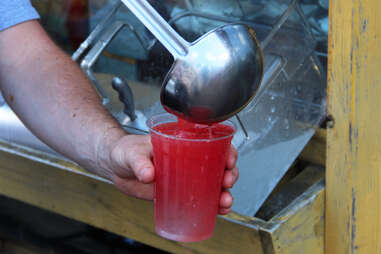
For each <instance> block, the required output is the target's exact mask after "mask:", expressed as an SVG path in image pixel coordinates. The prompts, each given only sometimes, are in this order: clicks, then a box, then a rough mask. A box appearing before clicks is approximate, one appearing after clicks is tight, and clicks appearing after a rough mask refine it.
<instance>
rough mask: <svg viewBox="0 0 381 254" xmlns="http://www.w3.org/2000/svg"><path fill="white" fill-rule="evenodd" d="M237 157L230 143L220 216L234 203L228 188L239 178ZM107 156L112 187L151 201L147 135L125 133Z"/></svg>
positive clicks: (151, 188)
mask: <svg viewBox="0 0 381 254" xmlns="http://www.w3.org/2000/svg"><path fill="white" fill-rule="evenodd" d="M237 156H238V153H237V151H236V150H235V149H234V147H233V146H231V148H230V152H229V155H228V160H227V162H226V170H225V175H224V179H223V184H222V187H223V191H222V193H221V197H220V207H219V214H222V215H224V214H228V213H229V212H230V208H231V206H232V204H233V197H232V195H231V194H230V192H229V190H228V189H229V188H231V187H233V185H234V183H235V182H236V181H237V179H238V169H237V167H236V161H237ZM110 157H111V167H112V172H113V174H112V180H113V182H114V184H115V186H116V187H117V188H118V189H119V190H121V191H122V192H123V193H125V194H127V195H131V196H135V197H137V198H141V199H146V200H153V197H154V186H153V181H154V175H155V173H154V172H155V170H154V166H153V163H152V158H153V154H152V145H151V141H150V137H149V136H148V135H146V136H138V135H126V136H124V137H122V138H121V139H120V140H118V141H117V143H116V144H115V146H114V148H113V149H112V151H111V156H110Z"/></svg>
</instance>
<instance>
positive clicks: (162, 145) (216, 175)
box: [148, 114, 235, 242]
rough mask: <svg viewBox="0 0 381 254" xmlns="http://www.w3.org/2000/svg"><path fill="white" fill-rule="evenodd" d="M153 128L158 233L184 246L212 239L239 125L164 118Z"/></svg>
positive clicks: (155, 119)
mask: <svg viewBox="0 0 381 254" xmlns="http://www.w3.org/2000/svg"><path fill="white" fill-rule="evenodd" d="M148 126H149V127H150V132H151V142H152V145H153V153H154V164H155V200H154V202H155V229H156V232H157V233H158V234H159V235H161V236H163V237H165V238H168V239H171V240H176V241H182V242H195V241H201V240H205V239H207V238H209V237H211V236H212V235H213V232H214V226H215V223H216V215H217V212H218V207H219V199H220V195H221V186H222V180H223V175H224V169H225V166H226V160H227V156H228V152H229V149H230V143H231V140H232V138H233V134H234V131H235V127H234V125H233V124H232V123H231V122H228V121H226V122H224V123H219V124H215V125H212V126H207V125H198V124H196V125H195V124H192V123H187V122H185V121H181V120H180V121H179V122H177V119H176V117H175V116H172V115H170V114H161V115H157V116H154V117H153V118H151V119H150V120H149V121H148Z"/></svg>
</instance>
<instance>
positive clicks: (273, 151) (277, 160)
mask: <svg viewBox="0 0 381 254" xmlns="http://www.w3.org/2000/svg"><path fill="white" fill-rule="evenodd" d="M118 2H119V3H120V1H119V0H109V1H107V6H108V7H110V8H105V9H101V11H99V15H98V14H97V15H96V16H97V20H95V21H96V22H95V23H96V24H98V23H99V21H100V20H102V19H103V18H104V17H106V18H107V17H108V16H107V14H108V13H110V12H112V9H113V8H114V7H115V4H117V3H118ZM186 2H188V4H186ZM239 2H240V4H241V5H242V9H241V8H240V7H239V6H238V3H237V0H224V1H221V0H209V1H204V0H192V1H186V0H178V1H172V0H163V1H153V3H155V4H157V5H158V6H155V8H156V9H157V10H160V11H161V12H160V13H161V14H164V15H163V16H164V17H165V18H166V20H168V22H169V23H170V24H171V25H172V26H173V27H175V28H176V31H178V32H179V33H180V34H181V35H182V36H183V38H187V40H189V41H192V38H193V39H195V38H198V37H200V36H202V35H203V34H204V33H205V32H207V31H210V30H211V29H214V28H215V27H218V26H221V25H223V24H225V23H232V22H240V21H243V22H244V23H245V24H246V25H249V26H252V27H254V29H255V31H256V32H257V38H259V40H260V42H262V43H263V42H264V41H265V40H266V38H267V40H266V41H267V42H266V43H264V44H263V45H264V47H262V50H263V53H264V62H265V66H264V70H265V71H264V75H263V81H262V84H261V86H260V87H259V90H258V91H257V93H256V96H255V97H254V99H253V100H252V101H251V102H250V103H249V105H248V106H247V107H245V108H244V109H243V110H242V111H241V112H240V113H239V116H240V119H241V122H242V124H243V126H244V127H245V129H246V132H247V134H245V131H244V130H243V129H241V128H238V131H237V133H236V135H235V137H234V140H233V144H234V145H235V146H236V148H237V149H238V152H239V160H238V167H239V169H240V178H239V180H238V182H237V184H236V185H235V186H234V188H233V189H232V194H233V196H234V197H235V203H234V206H233V210H234V211H237V212H239V213H241V214H245V215H248V216H252V215H254V214H255V212H256V211H257V210H258V208H259V207H260V206H261V205H262V203H263V201H264V200H265V199H266V198H267V197H268V195H269V194H270V193H271V192H272V190H273V189H274V187H275V186H276V185H277V183H278V182H279V180H280V179H281V178H282V176H283V175H284V173H285V172H286V171H287V170H288V168H289V167H290V165H291V164H292V163H293V162H294V161H295V158H296V157H297V156H298V155H299V153H300V151H301V150H302V149H303V147H304V146H305V144H307V143H308V141H309V139H310V138H311V136H312V135H313V133H314V132H315V129H316V127H317V126H318V125H319V123H320V121H321V119H323V117H324V114H325V73H324V69H325V68H322V66H321V65H320V63H319V61H318V60H317V58H316V56H315V54H314V52H315V51H316V48H317V47H316V46H317V43H316V41H323V42H325V43H326V40H327V36H326V34H327V31H328V30H327V29H322V27H323V25H324V27H328V20H327V19H326V17H327V15H326V14H324V13H322V12H321V11H322V8H321V7H320V6H319V5H318V0H311V1H310V0H303V3H305V4H303V5H302V9H303V11H304V12H306V11H309V14H308V15H307V16H306V17H305V18H303V17H301V15H302V14H303V13H301V11H300V10H299V11H297V10H296V6H297V5H298V3H299V2H300V1H297V0H251V1H239ZM320 2H321V3H322V2H324V1H320ZM90 3H91V2H90ZM314 3H315V6H312V5H313V4H314ZM158 7H160V8H158ZM163 7H165V8H163ZM163 10H164V12H163ZM242 10H243V11H242ZM310 10H311V11H310ZM316 10H317V11H316ZM165 11H166V12H165ZM282 17H283V18H282ZM306 21H308V22H306ZM320 21H321V22H323V23H322V24H320ZM117 22H119V24H121V23H122V24H129V25H130V26H129V25H125V26H124V27H126V28H127V27H128V29H120V30H119V31H118V32H117V33H116V34H113V33H112V32H110V31H113V29H114V28H115V27H117V26H116V25H115V26H113V25H112V24H117ZM318 22H319V23H318ZM309 26H312V29H311V28H310V27H309ZM92 27H93V28H95V25H94V24H92ZM130 28H133V30H132V32H131V30H130ZM101 30H102V31H101V32H100V33H99V36H97V37H96V38H95V39H94V40H92V41H91V43H89V46H88V47H87V49H86V50H85V51H84V53H83V55H81V57H82V56H83V57H86V56H87V55H88V54H92V56H93V57H97V58H96V59H95V61H93V63H94V65H96V66H94V67H93V66H91V68H90V72H89V73H91V74H90V75H92V76H93V79H92V80H93V82H94V80H96V81H97V82H98V83H99V86H100V87H102V89H103V90H104V92H105V94H106V96H107V98H108V102H107V103H106V104H105V107H106V108H107V109H108V110H109V111H110V112H111V114H112V115H113V116H114V117H115V118H116V119H118V121H119V122H120V123H121V124H123V125H124V127H125V129H126V130H128V131H129V132H131V133H136V134H144V133H146V126H145V120H144V119H146V118H149V117H150V116H152V115H156V114H158V113H162V112H164V109H163V108H162V106H161V104H160V102H159V99H160V96H159V95H160V83H161V82H160V81H159V80H160V79H161V78H163V77H164V75H165V74H166V72H167V71H168V68H169V66H170V65H171V62H169V65H168V66H167V65H165V66H164V67H163V58H166V57H168V55H169V54H168V52H166V50H165V49H163V48H161V47H158V46H160V45H158V43H156V44H155V45H154V42H155V40H154V39H153V37H152V36H149V33H148V32H147V30H146V29H145V28H144V26H143V25H142V24H141V23H140V22H139V21H138V20H137V19H136V18H135V16H133V15H132V14H131V13H130V12H129V11H128V9H127V8H125V7H124V6H122V7H121V8H119V9H118V11H117V12H116V13H114V14H113V17H112V18H110V17H109V20H108V21H107V24H106V25H105V26H104V27H103V28H102V29H101ZM311 30H312V31H313V36H311V33H310V31H311ZM114 31H115V30H114ZM105 34H108V35H107V38H111V37H112V39H111V40H107V38H106V35H105ZM137 35H138V36H139V37H140V39H141V40H139V37H137ZM110 36H111V37H110ZM313 37H315V38H313ZM111 41H112V43H111ZM105 42H107V43H109V44H107V43H105ZM96 44H98V45H97V46H96V47H95V45H96ZM102 45H103V46H102ZM106 47H107V48H106ZM92 48H94V49H93V50H92ZM104 50H108V51H109V52H111V53H112V54H114V55H120V56H123V57H128V58H132V59H134V60H136V64H126V63H124V62H122V61H115V62H112V63H111V64H110V61H109V62H102V61H101V60H104V59H102V57H105V56H104V55H103V56H100V55H101V52H103V51H104ZM95 52H97V53H96V54H95ZM321 52H323V50H322V49H321ZM323 53H324V52H323ZM323 53H322V54H319V55H320V56H322V55H325V56H326V52H325V53H324V54H323ZM98 56H99V59H98ZM81 57H80V58H78V59H79V60H81V59H82V58H81ZM90 58H91V57H89V58H88V60H90ZM108 60H110V59H108ZM90 62H91V61H90ZM95 62H96V64H95ZM142 63H144V65H141V64H142ZM151 66H152V69H149V71H147V72H144V75H146V76H148V77H149V78H146V76H143V77H142V76H139V73H140V72H142V70H144V69H147V68H150V67H151ZM167 67H168V68H167ZM93 69H94V70H93ZM117 69H118V71H119V72H118V74H117V75H118V76H121V77H125V78H127V80H128V83H129V84H130V86H131V89H132V92H133V94H134V98H135V106H136V115H137V119H139V120H138V121H136V120H135V121H132V122H131V121H130V119H129V117H128V116H126V115H125V114H124V113H123V112H122V111H123V105H122V104H121V103H120V102H119V100H118V94H117V93H116V92H115V91H114V90H113V89H112V87H111V80H112V78H113V77H114V76H115V75H116V73H115V72H116V70H117ZM106 70H108V71H109V73H111V74H112V75H103V74H102V75H100V74H98V73H95V72H96V71H101V72H105V71H106ZM151 70H153V71H152V72H151ZM104 76H107V78H105V77H104ZM4 105H5V107H4ZM231 120H232V121H235V122H236V124H237V126H238V127H239V126H240V125H239V123H238V120H237V119H235V118H233V119H231ZM247 136H248V137H249V138H247ZM0 138H2V139H7V140H8V141H11V142H15V143H18V144H24V145H27V146H29V147H33V148H36V149H40V150H44V149H47V150H49V151H51V152H52V153H53V151H52V150H51V149H49V148H47V146H46V145H44V144H43V143H42V142H40V141H39V140H38V139H37V138H35V137H34V136H32V134H31V133H30V132H29V131H28V130H27V129H26V128H25V127H24V126H23V125H22V123H21V122H20V121H19V120H18V119H17V117H16V116H15V115H14V113H13V112H12V111H11V110H10V109H9V107H8V106H6V104H5V102H4V100H2V99H1V96H0Z"/></svg>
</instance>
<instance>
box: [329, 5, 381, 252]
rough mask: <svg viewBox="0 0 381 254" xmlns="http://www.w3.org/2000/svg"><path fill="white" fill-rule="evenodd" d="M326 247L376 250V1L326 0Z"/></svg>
mask: <svg viewBox="0 0 381 254" xmlns="http://www.w3.org/2000/svg"><path fill="white" fill-rule="evenodd" d="M330 4H331V6H330V38H329V64H328V111H329V113H330V114H331V115H332V116H333V118H334V123H335V125H334V127H333V128H332V129H329V130H328V133H327V176H326V183H327V190H326V192H327V194H326V199H327V200H326V225H327V227H326V253H327V254H348V253H350V254H352V253H358V254H376V253H377V254H378V253H381V207H380V206H381V182H380V180H381V179H380V170H381V99H380V98H381V97H380V96H381V1H380V0H363V1H352V0H350V1H348V0H334V1H330Z"/></svg>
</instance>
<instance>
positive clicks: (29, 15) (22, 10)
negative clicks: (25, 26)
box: [0, 0, 40, 31]
mask: <svg viewBox="0 0 381 254" xmlns="http://www.w3.org/2000/svg"><path fill="white" fill-rule="evenodd" d="M0 1H1V3H0V31H2V30H4V29H7V28H8V27H11V26H14V25H17V24H19V23H22V22H25V21H28V20H33V19H38V18H39V17H40V16H39V15H38V13H37V11H36V10H35V9H34V8H33V6H32V4H31V3H30V0H0Z"/></svg>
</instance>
